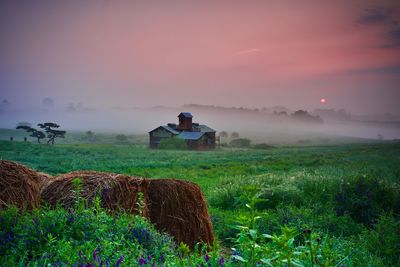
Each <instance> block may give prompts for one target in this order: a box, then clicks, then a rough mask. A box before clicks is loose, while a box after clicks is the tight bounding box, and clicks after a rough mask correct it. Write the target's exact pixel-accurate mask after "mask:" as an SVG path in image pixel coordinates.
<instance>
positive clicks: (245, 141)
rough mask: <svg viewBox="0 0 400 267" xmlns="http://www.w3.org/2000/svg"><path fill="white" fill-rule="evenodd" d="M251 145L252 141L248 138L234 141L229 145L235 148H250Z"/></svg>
mask: <svg viewBox="0 0 400 267" xmlns="http://www.w3.org/2000/svg"><path fill="white" fill-rule="evenodd" d="M250 144H251V141H250V139H247V138H238V139H233V140H232V141H230V142H229V145H230V146H233V147H250Z"/></svg>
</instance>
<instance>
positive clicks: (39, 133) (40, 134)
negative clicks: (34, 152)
mask: <svg viewBox="0 0 400 267" xmlns="http://www.w3.org/2000/svg"><path fill="white" fill-rule="evenodd" d="M17 129H22V130H25V131H27V132H28V133H31V134H30V135H29V136H32V137H34V138H36V139H37V142H38V143H39V144H40V140H41V139H43V138H45V137H46V135H45V134H44V133H43V132H42V131H38V130H36V129H34V128H32V127H30V126H27V125H18V126H17Z"/></svg>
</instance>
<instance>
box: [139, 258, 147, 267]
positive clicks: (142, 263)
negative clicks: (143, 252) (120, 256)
mask: <svg viewBox="0 0 400 267" xmlns="http://www.w3.org/2000/svg"><path fill="white" fill-rule="evenodd" d="M145 264H147V261H146V260H145V259H144V258H143V257H141V258H140V259H139V266H143V265H145Z"/></svg>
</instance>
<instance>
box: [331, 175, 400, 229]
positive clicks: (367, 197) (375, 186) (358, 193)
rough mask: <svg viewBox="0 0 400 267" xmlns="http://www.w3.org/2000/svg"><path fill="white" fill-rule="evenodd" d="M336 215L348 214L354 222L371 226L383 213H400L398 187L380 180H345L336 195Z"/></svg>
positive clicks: (364, 178)
mask: <svg viewBox="0 0 400 267" xmlns="http://www.w3.org/2000/svg"><path fill="white" fill-rule="evenodd" d="M335 210H336V213H337V214H338V215H343V214H345V213H348V214H349V215H350V216H351V217H352V218H353V219H354V220H355V221H356V222H359V223H363V224H366V225H372V224H373V223H375V221H376V219H377V218H378V217H379V215H380V214H382V213H383V212H394V213H397V214H399V213H400V187H399V186H397V185H396V184H393V183H389V182H387V181H385V180H382V179H377V178H370V177H357V178H354V179H347V180H346V181H345V182H344V183H343V184H342V185H341V190H340V192H339V193H338V194H337V195H336V202H335Z"/></svg>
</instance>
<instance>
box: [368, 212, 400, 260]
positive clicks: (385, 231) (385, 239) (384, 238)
mask: <svg viewBox="0 0 400 267" xmlns="http://www.w3.org/2000/svg"><path fill="white" fill-rule="evenodd" d="M361 239H362V242H363V243H364V246H365V247H366V248H367V249H368V250H369V251H371V252H372V253H373V254H375V255H376V256H377V257H379V258H381V259H382V260H383V262H384V264H385V266H394V265H396V264H398V263H400V254H399V251H400V221H399V220H398V219H394V218H393V216H391V215H389V214H383V215H381V217H379V220H378V222H377V223H376V224H375V225H374V226H373V229H372V230H371V231H368V230H365V231H364V233H363V234H362V235H361Z"/></svg>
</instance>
